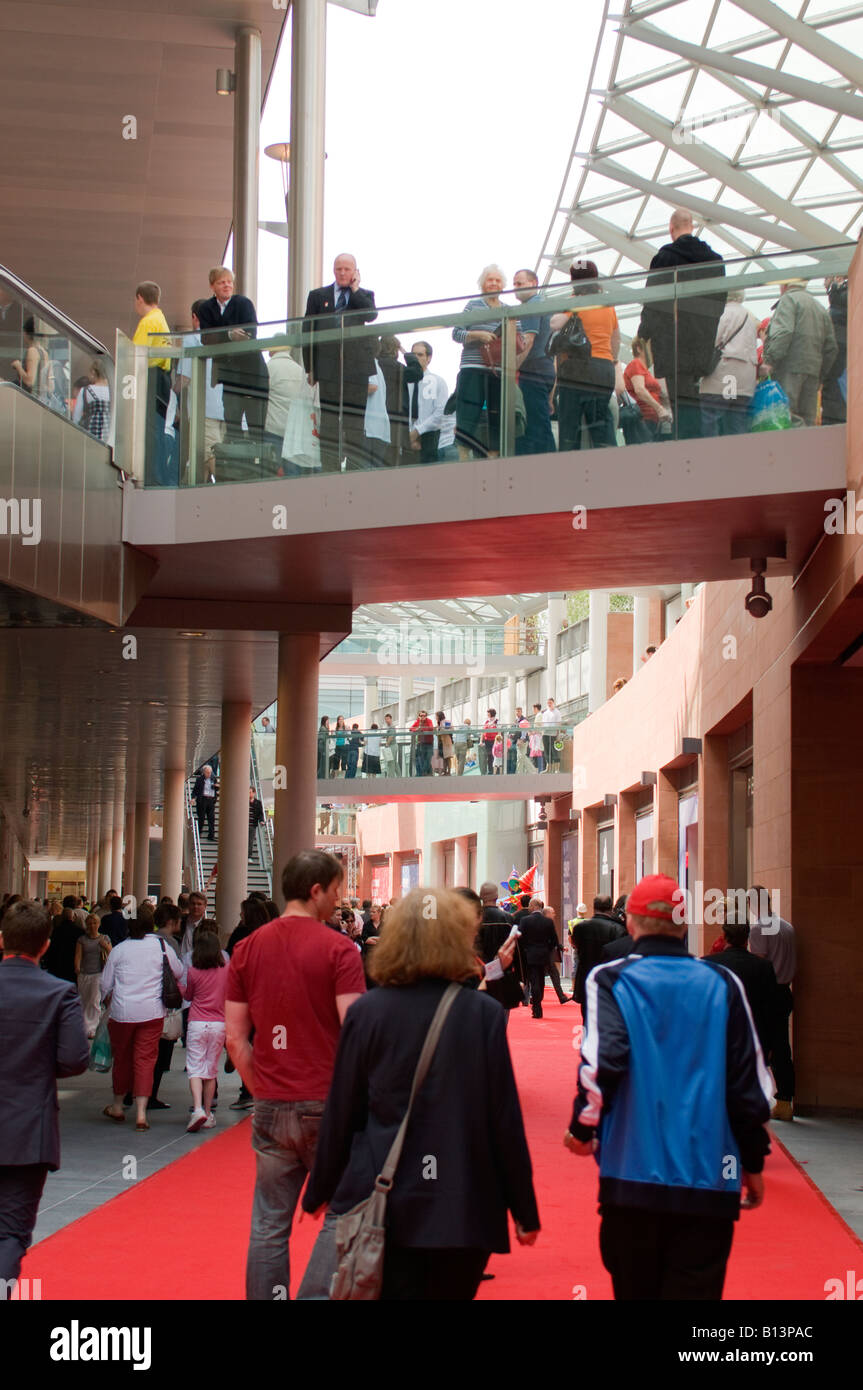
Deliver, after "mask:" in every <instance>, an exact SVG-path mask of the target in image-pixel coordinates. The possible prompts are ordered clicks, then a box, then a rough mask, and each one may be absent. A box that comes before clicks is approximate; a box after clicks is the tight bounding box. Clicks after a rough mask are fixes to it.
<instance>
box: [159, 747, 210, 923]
mask: <svg viewBox="0 0 863 1390" xmlns="http://www.w3.org/2000/svg"><path fill="white" fill-rule="evenodd" d="M184 780H185V772H184V770H183V768H181V767H175V768H166V769H165V795H164V810H163V813H162V881H161V883H160V885H159V897H160V898H163V897H165V896H166V895H168V896H169V897H172V898H173V899H174V902H176V901H177V898H178V897H179V895H180V890H181V888H182V886H183V828H184V827H183V816H184V809H185V808H184V805H183V783H184ZM220 814H221V813H220Z"/></svg>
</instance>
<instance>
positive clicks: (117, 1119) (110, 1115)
mask: <svg viewBox="0 0 863 1390" xmlns="http://www.w3.org/2000/svg"><path fill="white" fill-rule="evenodd" d="M102 1114H103V1115H104V1116H105V1117H106V1119H109V1120H113V1121H114V1123H115V1124H118V1125H122V1124H125V1122H126V1116H125V1115H115V1114H114V1111H113V1110H112V1109H111V1107H110V1105H106V1106H105V1109H104V1110H103V1111H102Z"/></svg>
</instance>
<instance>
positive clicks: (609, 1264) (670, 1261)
mask: <svg viewBox="0 0 863 1390" xmlns="http://www.w3.org/2000/svg"><path fill="white" fill-rule="evenodd" d="M600 1214H601V1216H602V1224H601V1225H600V1228H599V1253H600V1254H601V1256H602V1263H603V1264H604V1265H605V1268H606V1269H607V1270H608V1272H609V1274H610V1275H611V1279H612V1283H613V1284H614V1297H615V1299H616V1300H617V1301H618V1302H659V1301H668V1300H678V1299H691V1300H698V1301H700V1302H704V1301H709V1300H713V1301H718V1300H719V1299H721V1298H722V1286H723V1284H724V1283H725V1267H726V1265H727V1264H728V1256H729V1255H730V1254H731V1242H732V1240H733V1238H734V1222H733V1221H732V1220H731V1219H730V1218H729V1217H716V1216H692V1215H690V1214H688V1213H687V1214H685V1215H684V1214H681V1213H679V1212H658V1211H642V1210H641V1209H640V1208H638V1207H618V1206H612V1205H610V1204H609V1203H605V1204H604V1205H603V1206H601V1207H600Z"/></svg>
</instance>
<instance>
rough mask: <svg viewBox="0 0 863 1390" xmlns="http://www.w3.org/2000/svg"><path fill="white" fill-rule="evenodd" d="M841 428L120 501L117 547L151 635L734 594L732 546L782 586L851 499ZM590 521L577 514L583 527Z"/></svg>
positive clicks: (739, 574)
mask: <svg viewBox="0 0 863 1390" xmlns="http://www.w3.org/2000/svg"><path fill="white" fill-rule="evenodd" d="M845 479H846V464H845V428H844V426H841V425H837V426H830V427H826V428H819V429H817V430H816V429H805V428H804V429H794V430H782V431H775V432H768V433H764V434H746V435H738V436H736V437H734V438H733V439H731V438H727V439H723V438H716V439H698V440H692V441H685V440H684V441H678V442H671V443H665V442H660V443H656V444H644V445H640V446H638V447H635V448H629V449H594V450H586V451H581V452H570V453H557V454H543V455H537V456H533V457H525V458H512V457H510V458H502V459H493V458H492V459H474V460H471V461H468V462H463V463H458V464H455V463H453V464H435V465H431V466H428V467H420V468H410V469H404V468H402V469H393V470H381V471H378V472H373V473H352V474H350V475H343V476H336V477H320V476H318V477H310V478H302V479H291V480H284V479H283V480H278V479H276V480H272V481H263V482H254V483H253V482H247V483H242V484H223V485H222V486H220V487H211V488H206V487H203V488H187V489H179V490H174V491H164V490H154V491H147V490H138V489H134V490H132V489H130V493H129V494H127V499H126V500H127V506H126V508H125V512H124V525H125V530H124V539H125V540H126V541H127V542H129V543H130V544H131V545H132V546H134V547H135V548H136V549H137V550H139V551H141V552H143V553H144V554H145V555H147V556H149V557H150V558H151V559H152V560H154V561H155V562H156V564H157V566H158V568H157V570H156V572H155V574H154V576H153V578H152V580H151V581H150V583H149V585H148V587H147V590H146V593H145V594H144V595H143V596H142V598H141V601H140V602H139V604H138V606H137V608H136V609H135V610H134V612H133V613H132V614H131V616H130V621H131V622H132V623H133V624H137V625H142V626H148V625H154V626H176V627H180V626H204V627H205V626H207V625H208V624H209V623H210V622H212V625H213V626H216V625H218V626H220V627H223V628H225V627H242V628H248V629H266V628H271V629H278V628H280V627H282V629H283V630H284V623H285V620H286V616H287V615H288V606H292V608H293V615H292V616H293V617H294V618H295V619H297V620H299V619H300V618H301V617H302V615H303V613H305V616H306V621H312V620H313V618H314V610H315V608H316V607H318V606H327V605H332V604H345V603H349V604H351V605H352V606H358V605H359V604H363V603H378V602H385V601H386V600H387V599H391V598H392V596H393V595H394V594H397V595H398V596H399V597H400V598H413V599H421V598H427V597H435V598H447V597H456V596H458V595H460V594H466V593H470V594H477V595H481V594H498V593H500V592H501V589H502V588H503V587H505V586H506V585H507V584H508V585H509V586H510V587H512V588H514V589H515V588H517V589H519V590H525V589H534V588H535V589H542V590H545V591H548V590H550V589H560V590H570V591H572V590H576V589H596V588H606V589H607V588H633V587H638V586H642V585H653V584H657V583H661V582H664V581H667V580H671V579H674V580H682V581H693V582H697V581H699V580H719V579H732V578H744V577H746V576H747V575H748V574H749V562H748V560H747V559H745V558H743V559H734V558H732V553H733V548H734V545H735V543H737V544H739V543H740V542H744V541H746V540H748V539H749V538H752V537H757V538H769V539H772V540H774V541H780V542H784V545H785V558H784V559H775V560H771V561H770V564H769V567H768V575H771V574H773V575H792V574H794V573H796V572H797V570H798V569H799V568H800V567H801V566H802V564H803V563H804V562H805V560H806V557H807V556H808V554H809V553H810V551H811V549H812V547H813V546H814V545H815V544H816V542H817V541H818V539H819V536H820V535H822V534H823V528H824V518H825V509H824V503H825V501H826V499H827V498H829V497H837V496H841V497H844V493H845ZM579 508H581V509H584V510H583V511H578V510H577V509H579Z"/></svg>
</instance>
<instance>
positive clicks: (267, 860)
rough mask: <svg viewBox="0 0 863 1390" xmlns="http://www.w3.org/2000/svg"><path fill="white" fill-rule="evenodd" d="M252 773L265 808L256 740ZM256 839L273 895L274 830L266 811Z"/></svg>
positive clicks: (252, 745) (252, 755) (254, 783)
mask: <svg viewBox="0 0 863 1390" xmlns="http://www.w3.org/2000/svg"><path fill="white" fill-rule="evenodd" d="M251 773H252V786H253V787H254V789H255V796H256V797H257V798H258V800H259V801H260V803H261V805H262V806H263V804H264V798H263V796H262V794H261V779H260V776H259V773H258V759H257V757H256V755H255V740H254V738H253V739H252V744H251ZM262 831H263V834H262V833H261V832H262ZM255 837H256V839H257V843H258V853H259V854H260V858H261V866H262V868H263V869H264V871H265V873H266V874H267V877H268V879H269V882H270V894H271V895H272V891H273V828H272V825H271V824H270V818H269V816H268V815H267V813H266V811H264V820H263V824H262V825H259V826H257V827H256V830H255ZM262 850H263V851H264V852H262Z"/></svg>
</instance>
